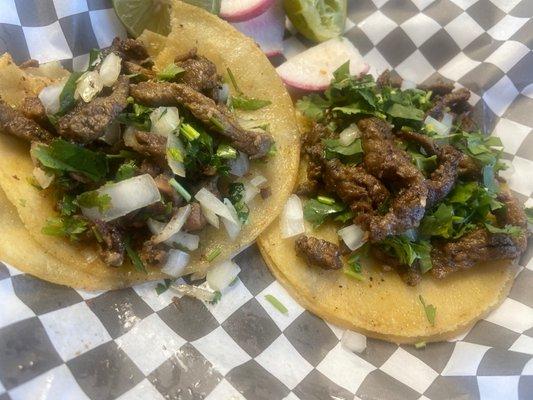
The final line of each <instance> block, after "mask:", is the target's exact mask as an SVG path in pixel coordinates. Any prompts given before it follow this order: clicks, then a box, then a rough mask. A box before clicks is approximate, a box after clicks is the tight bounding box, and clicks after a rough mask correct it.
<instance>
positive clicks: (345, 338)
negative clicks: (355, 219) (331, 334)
mask: <svg viewBox="0 0 533 400" xmlns="http://www.w3.org/2000/svg"><path fill="white" fill-rule="evenodd" d="M341 345H342V347H344V348H345V349H346V350H348V351H352V352H354V353H362V352H363V351H364V350H365V349H366V336H364V335H361V334H360V333H357V332H353V331H348V330H347V331H344V333H343V334H342V337H341Z"/></svg>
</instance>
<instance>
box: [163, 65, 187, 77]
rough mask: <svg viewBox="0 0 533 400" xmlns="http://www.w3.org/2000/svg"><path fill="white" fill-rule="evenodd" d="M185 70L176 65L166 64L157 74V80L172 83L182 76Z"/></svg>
mask: <svg viewBox="0 0 533 400" xmlns="http://www.w3.org/2000/svg"><path fill="white" fill-rule="evenodd" d="M184 72H185V70H184V69H183V68H181V67H179V66H177V65H176V64H174V63H172V64H168V65H167V66H166V67H165V68H163V70H161V71H160V72H159V73H158V74H157V79H159V80H160V81H173V80H175V79H176V78H177V77H178V76H179V75H181V74H183V73H184Z"/></svg>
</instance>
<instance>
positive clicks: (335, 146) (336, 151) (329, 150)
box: [322, 139, 363, 164]
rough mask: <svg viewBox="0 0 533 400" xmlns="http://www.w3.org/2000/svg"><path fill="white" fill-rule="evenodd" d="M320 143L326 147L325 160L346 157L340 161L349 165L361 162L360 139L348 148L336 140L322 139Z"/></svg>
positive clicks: (361, 149) (361, 148)
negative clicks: (347, 162)
mask: <svg viewBox="0 0 533 400" xmlns="http://www.w3.org/2000/svg"><path fill="white" fill-rule="evenodd" d="M322 142H323V143H324V144H325V145H326V158H328V159H331V158H335V157H339V155H340V156H341V157H342V156H346V157H343V158H342V159H343V160H344V161H349V162H350V163H356V164H358V163H360V162H361V161H362V160H363V147H362V144H361V139H356V140H355V141H354V142H353V143H351V144H350V145H348V146H343V145H341V144H340V142H339V140H337V139H324V140H322Z"/></svg>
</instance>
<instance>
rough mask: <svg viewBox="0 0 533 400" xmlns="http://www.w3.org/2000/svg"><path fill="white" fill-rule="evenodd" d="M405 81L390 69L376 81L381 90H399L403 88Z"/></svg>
mask: <svg viewBox="0 0 533 400" xmlns="http://www.w3.org/2000/svg"><path fill="white" fill-rule="evenodd" d="M402 82H403V79H402V78H401V77H400V76H399V75H398V74H396V73H395V72H391V71H389V70H388V69H386V70H385V71H383V72H382V73H381V75H380V76H378V79H376V85H377V86H378V87H380V88H383V87H387V86H390V87H395V88H399V87H400V86H402Z"/></svg>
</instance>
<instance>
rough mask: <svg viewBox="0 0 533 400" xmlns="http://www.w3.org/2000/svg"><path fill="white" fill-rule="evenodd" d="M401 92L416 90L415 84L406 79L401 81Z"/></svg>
mask: <svg viewBox="0 0 533 400" xmlns="http://www.w3.org/2000/svg"><path fill="white" fill-rule="evenodd" d="M400 89H401V90H408V89H416V82H413V81H409V80H407V79H404V80H402V85H401V86H400Z"/></svg>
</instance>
